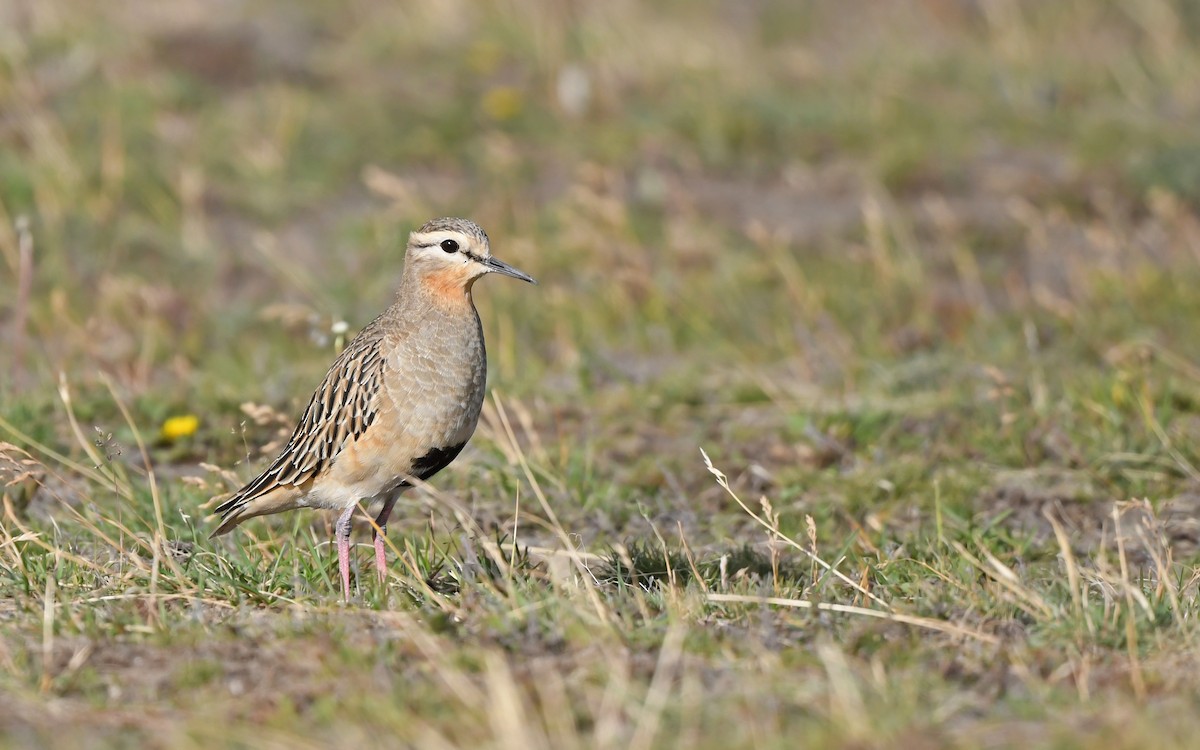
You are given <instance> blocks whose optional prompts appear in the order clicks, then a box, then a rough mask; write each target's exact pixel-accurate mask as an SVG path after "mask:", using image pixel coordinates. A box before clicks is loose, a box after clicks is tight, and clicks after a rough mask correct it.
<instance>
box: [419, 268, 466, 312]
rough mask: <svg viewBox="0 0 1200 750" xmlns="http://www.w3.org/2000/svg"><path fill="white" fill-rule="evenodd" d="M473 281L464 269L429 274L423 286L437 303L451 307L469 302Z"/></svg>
mask: <svg viewBox="0 0 1200 750" xmlns="http://www.w3.org/2000/svg"><path fill="white" fill-rule="evenodd" d="M474 281H475V280H474V279H473V278H472V277H471V275H470V273H468V272H467V270H466V269H462V270H461V271H460V270H458V269H454V270H446V271H441V272H439V273H435V274H430V275H429V276H428V277H427V278H425V279H424V283H423V286H424V287H425V289H426V291H428V292H429V296H430V297H432V298H433V299H434V300H436V301H437V302H438V303H440V304H444V305H446V306H448V307H453V306H457V305H463V304H466V303H468V302H470V299H471V285H472V284H473V283H474Z"/></svg>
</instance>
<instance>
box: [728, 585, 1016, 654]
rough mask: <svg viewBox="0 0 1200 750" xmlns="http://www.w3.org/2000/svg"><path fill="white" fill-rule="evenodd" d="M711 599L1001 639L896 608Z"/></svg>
mask: <svg viewBox="0 0 1200 750" xmlns="http://www.w3.org/2000/svg"><path fill="white" fill-rule="evenodd" d="M705 596H706V597H707V599H708V601H710V602H715V603H730V604H767V605H771V606H774V607H792V608H794V609H815V610H817V611H819V612H837V613H840V614H845V615H861V616H863V617H874V618H876V619H879V620H889V621H891V622H898V623H901V624H904V625H912V626H913V627H918V628H924V629H926V630H936V631H938V632H939V633H947V634H949V635H957V636H961V637H963V638H971V639H974V640H977V641H980V642H982V643H989V644H993V645H995V644H998V643H1000V639H999V638H997V637H996V636H994V635H991V634H990V633H984V632H982V631H979V630H973V629H971V628H967V627H963V626H962V625H957V624H955V623H953V622H946V621H945V620H935V619H934V618H932V617H917V616H915V615H903V614H900V613H898V612H880V611H879V610H877V609H867V608H866V607H855V606H853V605H850V604H831V603H829V602H812V601H808V600H807V599H786V598H784V597H779V596H749V595H746V594H706V595H705Z"/></svg>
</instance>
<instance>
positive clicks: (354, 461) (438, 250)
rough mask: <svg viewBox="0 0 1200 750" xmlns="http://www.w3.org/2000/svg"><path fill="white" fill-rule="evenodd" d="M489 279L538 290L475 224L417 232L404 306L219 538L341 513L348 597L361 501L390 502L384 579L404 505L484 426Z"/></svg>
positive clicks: (341, 377) (336, 367)
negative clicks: (483, 307)
mask: <svg viewBox="0 0 1200 750" xmlns="http://www.w3.org/2000/svg"><path fill="white" fill-rule="evenodd" d="M489 273H498V274H502V275H505V276H511V277H513V278H515V279H520V280H521V281H526V282H529V283H531V284H536V283H537V282H536V281H534V279H533V277H532V276H530V275H529V274H527V273H525V272H523V271H520V270H517V269H516V268H514V267H513V266H510V265H509V264H507V263H505V262H503V261H501V260H499V259H498V258H495V257H493V256H492V254H491V247H490V243H489V241H488V236H487V234H486V233H485V232H484V231H483V229H481V228H480V227H479V225H478V224H476V223H475V222H473V221H469V220H467V219H459V218H440V219H433V220H431V221H429V222H426V223H425V224H424V225H422V226H421V227H420V228H419V229H417V230H416V231H414V232H412V233H411V234H410V235H409V238H408V245H407V248H406V250H405V258H404V271H403V274H402V276H401V280H400V284H399V288H398V290H397V293H396V299H395V301H394V302H393V304H392V305H391V306H390V307H388V308H387V310H385V311H384V312H383V313H382V314H381V315H380V316H379V317H377V318H375V319H374V320H373V321H371V322H370V323H368V324H367V325H366V326H365V327H364V328H363V329H362V330H361V331H360V332H359V333H358V335H357V336H355V337H354V338H353V339H352V340H351V341H350V342H349V343H348V344H347V345H346V347H345V348H344V349H343V350H342V352H341V354H339V355H338V357H337V358H336V359H335V360H334V362H333V364H332V365H331V366H330V368H329V371H328V372H327V373H326V374H325V378H324V379H323V380H322V381H321V384H320V385H319V386H318V387H317V389H316V391H315V392H314V393H313V395H312V397H311V398H310V399H309V401H308V405H307V406H306V407H305V409H304V411H303V413H302V415H301V416H300V418H299V421H298V423H297V424H296V427H295V430H294V431H293V432H292V436H291V438H290V439H289V440H288V442H287V444H286V445H285V446H284V447H283V449H282V450H281V451H280V452H279V455H278V456H276V457H275V459H274V460H273V461H271V463H270V465H269V466H268V467H267V468H266V470H265V471H263V472H262V473H261V474H259V475H258V476H257V477H255V478H254V479H252V480H251V481H250V482H248V483H246V485H245V486H243V487H242V488H241V489H239V490H238V491H237V492H235V493H234V494H233V495H232V496H231V497H229V498H228V499H227V500H225V501H224V502H222V503H221V504H220V505H218V506H217V507H216V508H215V510H214V513H215V514H218V515H219V516H220V523H219V525H218V526H217V528H216V529H215V530H214V531H213V532H212V534H211V535H210V537H217V536H220V535H222V534H225V533H228V532H229V531H231V530H232V529H233V528H234V527H235V526H237V525H238V524H240V523H242V522H243V521H245V520H247V519H250V518H254V517H256V516H263V515H267V514H271V513H280V512H283V511H287V510H293V509H297V508H321V509H327V510H337V511H340V512H341V513H340V515H339V516H338V518H337V522H336V523H335V524H334V535H335V537H336V541H337V553H338V568H339V572H340V574H341V579H342V593H343V596H344V597H345V599H346V600H349V599H350V525H351V523H350V522H351V518H352V517H353V515H354V509H355V508H357V507H358V504H359V502H363V501H366V502H368V503H370V502H381V503H382V508H381V510H380V511H379V514H378V515H377V516H376V517H375V530H374V532H373V534H374V537H373V541H374V545H375V567H376V570H377V571H378V574H379V578H380V580H381V581H382V580H384V579H385V578H386V576H387V558H386V556H385V554H384V542H383V536H384V534H386V533H387V523H388V518H389V516H390V515H391V512H392V508H393V507H394V506H395V504H396V501H397V500H398V499H399V497H400V495H401V494H402V493H403V492H404V491H405V490H406V489H408V488H409V487H411V486H412V485H413V483H414V480H419V481H425V480H428V479H429V478H430V477H432V476H433V475H434V474H437V473H438V472H439V471H441V470H442V469H444V468H445V467H446V466H447V465H449V464H450V462H451V461H453V460H454V459H455V458H456V457H457V456H458V454H459V453H460V452H461V451H462V449H463V447H464V446H465V445H466V444H467V441H468V440H469V439H470V438H471V435H472V434H473V433H474V432H475V427H476V425H477V424H478V423H479V415H480V412H481V411H482V409H483V399H484V386H485V383H486V378H487V357H486V351H485V349H484V341H483V327H482V324H481V323H480V320H479V313H478V311H477V310H476V309H475V303H474V299H473V297H472V291H471V290H472V287H473V286H474V284H475V282H476V281H478V280H479V279H480V278H481V277H482V276H484V275H486V274H489Z"/></svg>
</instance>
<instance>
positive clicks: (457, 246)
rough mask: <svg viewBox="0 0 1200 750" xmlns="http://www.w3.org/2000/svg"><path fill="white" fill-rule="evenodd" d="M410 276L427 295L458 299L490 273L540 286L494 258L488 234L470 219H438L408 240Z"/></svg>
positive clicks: (427, 224) (525, 275)
mask: <svg viewBox="0 0 1200 750" xmlns="http://www.w3.org/2000/svg"><path fill="white" fill-rule="evenodd" d="M405 265H406V267H407V268H406V271H405V273H406V274H412V275H414V276H415V279H416V280H417V281H418V282H419V283H420V284H421V286H422V287H423V288H425V289H426V290H427V291H429V292H432V293H434V294H435V295H437V296H446V297H448V298H456V297H459V296H461V295H464V294H465V293H466V292H468V291H470V289H471V285H472V284H474V283H475V280H476V279H478V278H479V277H480V276H483V275H484V274H486V273H502V274H504V275H505V276H512V277H513V278H514V279H520V280H521V281H528V282H529V283H531V284H536V283H537V282H536V281H534V280H533V277H532V276H530V275H529V274H527V273H524V272H523V271H518V270H517V269H515V268H513V267H512V266H510V265H508V264H507V263H505V262H504V261H502V260H499V259H497V258H493V257H492V251H491V248H490V247H489V245H488V236H487V234H486V233H485V232H484V231H483V230H482V229H480V227H479V225H478V224H476V223H475V222H473V221H468V220H467V219H453V218H446V219H434V220H433V221H429V222H426V223H425V225H424V226H422V227H421V228H420V229H418V230H417V231H415V232H413V233H412V234H410V235H409V236H408V251H407V257H406V259H405Z"/></svg>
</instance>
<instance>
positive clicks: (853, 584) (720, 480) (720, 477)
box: [700, 448, 892, 609]
mask: <svg viewBox="0 0 1200 750" xmlns="http://www.w3.org/2000/svg"><path fill="white" fill-rule="evenodd" d="M700 455H702V456H704V465H705V466H706V467H708V471H709V472H710V473H711V474H712V475H713V476H714V477H716V478H717V484H719V485H721V489H723V490H725V492H726V493H727V494H728V495H729V496H730V497H732V498H733V499H734V501H735V502H736V503H737V504H738V505H739V506H741V508H742V510H744V511H745V512H746V513H747V514H748V515H749V516H750V517H751V518H753V519H754V520H755V521H757V522H758V523H759V524H760V525H761V526H762V527H763V528H765V529H766V530H767V531H769V532H770V533H771V534H772V535H773V536H775V537H776V538H778V539H779V540H780V541H782V542H784V543H785V544H787V545H789V546H790V547H792V548H793V549H795V550H797V551H799V552H800V553H801V554H803V555H804V556H805V557H808V558H809V559H811V560H812V561H813V562H815V563H816V564H817V565H820V566H821V567H822V568H824V569H825V570H826V572H828V573H832V574H833V575H834V576H836V577H837V578H838V579H839V580H841V581H842V582H843V583H845V584H847V585H848V586H850V588H852V589H854V590H855V591H857V592H858V593H860V594H862V595H863V596H865V597H867V598H868V599H870V600H871V601H873V602H875V603H877V604H880V605H882V606H884V607H887V608H888V609H891V608H892V605H890V604H888V603H887V602H886V601H884V600H883V599H880V598H879V597H878V596H876V595H875V594H872V593H871V592H870V591H868V590H867V589H866V588H865V587H863V586H862V585H861V584H859V583H858V582H857V581H855V580H853V579H851V578H850V577H849V576H847V575H846V574H845V573H842V572H841V571H840V570H837V569H835V568H834V567H833V566H831V565H830V564H829V563H827V562H825V561H824V560H822V559H821V558H819V557H817V556H816V555H814V554H813V553H812V552H811V551H810V550H808V549H807V548H806V547H805V546H804V545H803V544H800V543H799V542H797V541H796V540H795V539H792V538H791V537H789V536H788V535H786V534H784V533H783V532H781V531H780V530H779V528H778V527H777V526H775V525H772V524H771V523H770V522H768V521H767V520H766V519H764V518H763V517H762V516H760V515H758V514H757V513H755V512H754V511H753V510H751V509H750V507H749V506H748V505H746V503H744V502H742V499H741V498H740V497H738V495H737V493H736V492H734V491H733V489H732V488H731V487H730V486H729V480H728V478H726V476H725V473H724V472H722V471H721V470H720V469H718V468H717V467H715V466H713V463H712V460H711V459H709V457H708V454H707V453H705V452H704V449H703V448H701V449H700Z"/></svg>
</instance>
